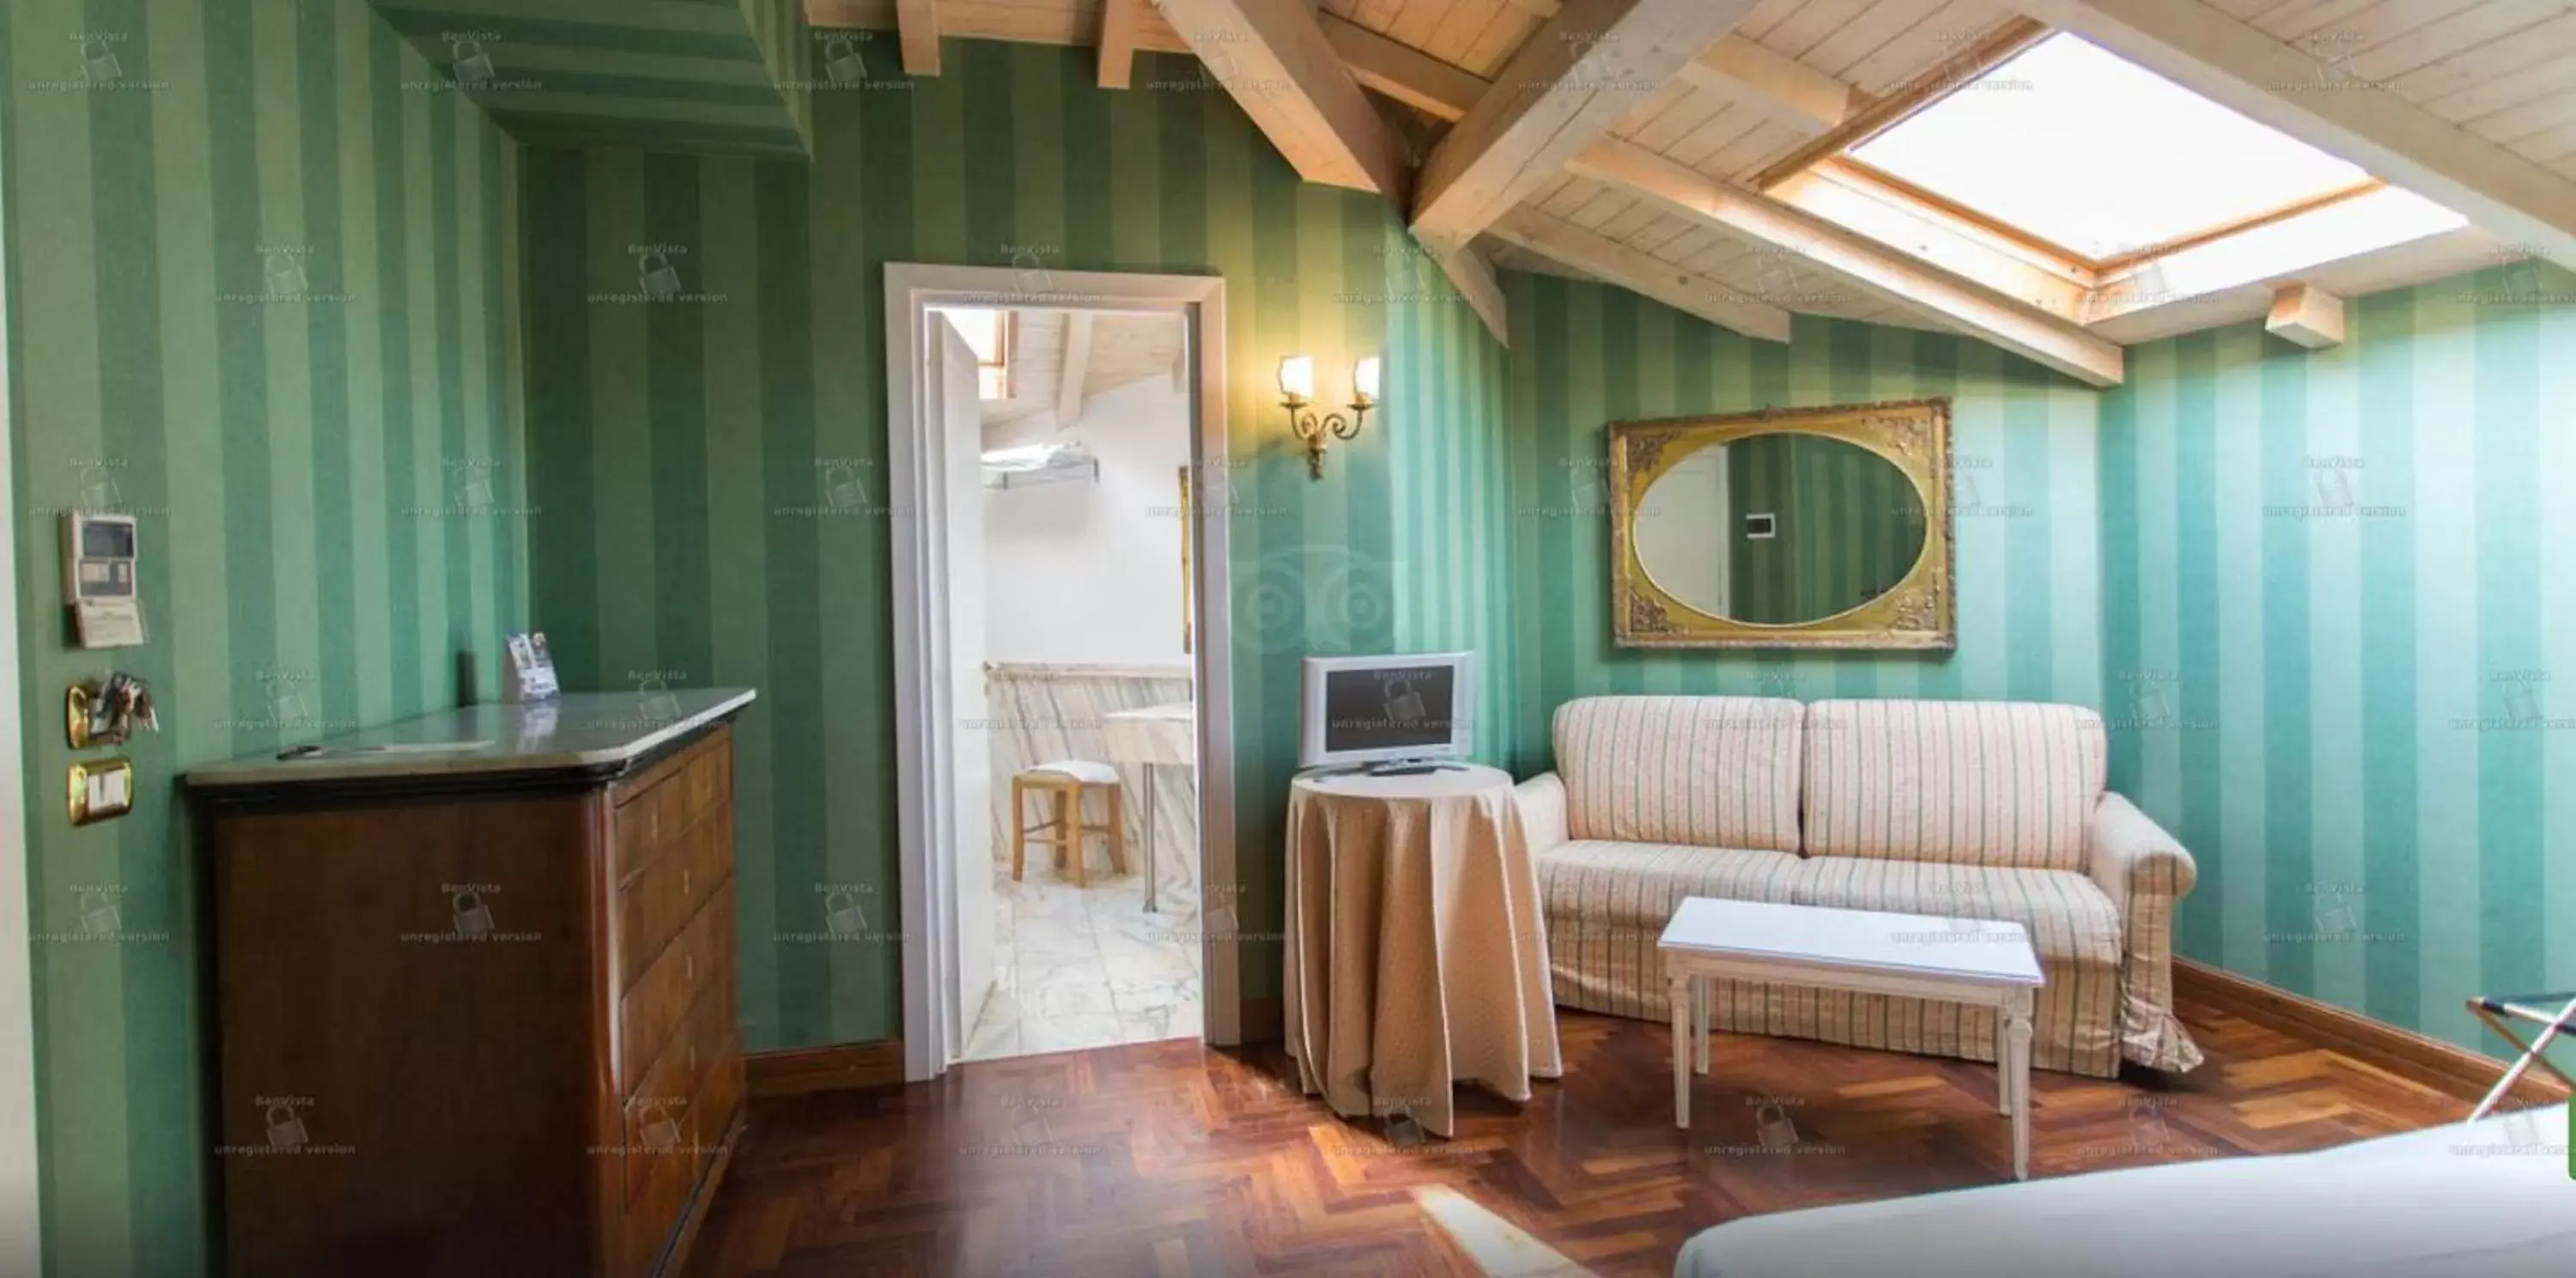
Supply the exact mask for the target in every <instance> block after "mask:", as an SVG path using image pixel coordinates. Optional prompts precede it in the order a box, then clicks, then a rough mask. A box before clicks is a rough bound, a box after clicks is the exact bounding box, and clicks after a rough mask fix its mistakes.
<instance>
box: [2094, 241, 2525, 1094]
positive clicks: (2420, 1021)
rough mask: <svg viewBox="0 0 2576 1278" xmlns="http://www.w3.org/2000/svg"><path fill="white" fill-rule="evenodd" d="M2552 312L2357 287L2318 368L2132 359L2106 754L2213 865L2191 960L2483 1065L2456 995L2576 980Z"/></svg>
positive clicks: (2111, 506) (2108, 561)
mask: <svg viewBox="0 0 2576 1278" xmlns="http://www.w3.org/2000/svg"><path fill="white" fill-rule="evenodd" d="M2570 297H2576V277H2571V276H2569V275H2567V274H2565V273H2564V272H2560V271H2558V270H2556V269H2555V268H2553V267H2548V266H2544V265H2541V264H2539V263H2536V262H2535V263H2521V264H2517V265H2515V266H2512V267H2509V268H2498V269H2496V270H2491V271H2487V272H2483V273H2480V274H2477V275H2473V276H2465V277H2461V278H2458V279H2453V280H2447V281H2442V282H2438V283H2434V284H2428V285H2423V286H2420V287H2417V288H2413V289H2405V290H2400V291H2396V292H2389V293H2381V294H2377V295H2374V296H2371V297H2366V298H2361V299H2358V300H2357V301H2355V302H2354V303H2353V304H2352V306H2351V309H2350V318H2351V330H2350V336H2349V338H2348V339H2347V341H2346V342H2345V343H2344V344H2343V345H2342V346H2339V347H2337V348H2335V349H2332V350H2327V351H2317V352H2313V353H2311V352H2305V351H2301V350H2299V349H2297V348H2295V347H2292V346H2289V345H2287V344H2285V343H2283V342H2281V341H2279V340H2277V339H2274V338H2271V337H2268V336H2266V335H2265V334H2264V332H2263V330H2262V327H2261V326H2260V325H2258V324H2245V325H2239V326H2236V327H2233V328H2226V329H2221V330H2217V331H2214V332H2205V333H2195V334H2192V335H2190V336H2187V337H2182V338H2176V339H2173V340H2169V341H2164V342H2158V343H2155V344H2152V345H2146V346H2139V347H2136V348H2133V349H2132V350H2131V351H2130V352H2129V381H2128V384H2127V385H2126V386H2124V387H2122V388H2120V389H2118V390H2116V391H2113V392H2110V393H2109V394H2107V395H2106V396H2105V397H2104V399H2103V408H2102V417H2103V432H2102V468H2101V473H2102V497H2103V562H2104V567H2105V571H2104V577H2103V586H2104V614H2103V615H2104V627H2103V652H2104V665H2105V668H2106V670H2107V671H2108V677H2107V680H2106V685H2107V690H2108V695H2109V696H2110V699H2111V706H2112V711H2113V713H2112V718H2113V720H2114V728H2115V731H2114V734H2113V740H2112V749H2111V759H2112V764H2113V769H2114V771H2113V780H2114V783H2115V784H2116V785H2118V786H2119V787H2120V788H2121V789H2123V790H2126V791H2127V792H2129V793H2130V794H2132V795H2134V796H2136V797H2137V799H2138V800H2139V802H2140V804H2141V805H2142V806H2143V807H2145V809H2146V810H2147V811H2148V812H2149V813H2150V814H2152V815H2154V816H2155V817H2156V818H2157V819H2158V820H2160V821H2162V822H2164V823H2165V824H2166V826H2167V827H2168V828H2170V829H2172V830H2173V831H2174V832H2175V834H2176V835H2177V836H2179V837H2180V838H2181V839H2182V841H2183V843H2184V845H2185V846H2187V847H2189V848H2191V850H2192V853H2193V855H2195V856H2196V857H2198V858H2199V861H2200V871H2201V872H2200V887H2199V889H2198V890H2197V891H2195V892H2194V893H2193V894H2192V896H2191V897H2190V898H2189V899H2188V900H2187V901H2185V902H2184V908H2183V912H2182V917H2181V921H2180V936H2179V944H2180V948H2181V951H2182V953H2184V954H2186V955H2188V956H2190V957H2193V958H2198V959H2202V960H2205V961H2208V962H2212V963H2217V964H2221V965H2223V966H2225V967H2227V968H2229V969H2231V970H2234V971H2237V972H2242V973H2244V974H2246V975H2248V976H2252V977H2254V978H2256V979H2259V980H2263V981H2266V982H2269V983H2271V984H2274V985H2278V986H2281V987H2283V988H2286V989H2290V990H2294V991H2297V992H2300V993H2303V994H2308V995H2312V996H2314V997H2317V998H2321V999H2324V1000H2326V1001H2328V1002H2331V1003H2335V1004H2338V1005H2340V1006H2344V1007H2348V1008H2353V1009H2356V1010H2359V1011H2361V1012H2364V1013H2367V1014H2368V1015H2371V1016H2373V1017H2376V1018H2378V1019H2381V1020H2384V1021H2390V1022H2394V1023H2396V1024H2399V1025H2404V1026H2409V1027H2412V1028H2415V1029H2418V1030H2422V1031H2425V1032H2427V1033H2432V1034H2436V1035H2439V1036H2441V1037H2443V1038H2447V1039H2450V1040H2452V1041H2454V1042H2458V1043H2463V1044H2468V1045H2472V1046H2476V1047H2480V1048H2483V1049H2487V1050H2494V1048H2495V1047H2496V1046H2497V1045H2496V1044H2495V1043H2494V1042H2492V1041H2491V1040H2489V1039H2486V1038H2485V1037H2484V1031H2482V1030H2480V1029H2479V1028H2478V1027H2477V1025H2476V1022H2475V1021H2474V1020H2473V1019H2472V1018H2471V1017H2470V1016H2469V1015H2468V1014H2467V1012H2466V1011H2465V1010H2464V1009H2463V1006H2462V1002H2461V1000H2463V999H2464V998H2466V997H2468V996H2470V995H2473V994H2477V993H2481V992H2485V993H2519V992H2529V991H2533V990H2538V989H2542V988H2565V987H2567V986H2568V985H2570V984H2576V871H2571V866H2570V863H2569V862H2568V861H2567V860H2566V858H2565V856H2564V855H2563V852H2564V850H2565V849H2567V848H2569V847H2571V846H2576V733H2571V732H2570V731H2569V730H2568V729H2569V727H2570V725H2571V723H2576V692H2571V691H2568V690H2566V685H2565V684H2563V683H2561V682H2559V681H2560V680H2569V681H2576V503H2571V502H2570V501H2568V500H2567V499H2566V495H2565V494H2563V493H2560V492H2558V490H2557V486H2558V485H2559V484H2561V483H2569V484H2576V435H2571V434H2570V432H2569V430H2568V428H2567V421H2568V415H2569V411H2570V409H2571V407H2576V364H2571V363H2570V361H2569V360H2568V358H2567V356H2566V352H2567V351H2569V350H2576V309H2571V308H2570V307H2568V306H2566V305H2564V302H2565V300H2566V299H2567V298H2570ZM2551 847H2555V848H2558V849H2560V850H2561V853H2562V855H2560V856H2558V857H2557V858H2556V864H2554V865H2553V864H2550V863H2549V861H2550V858H2549V856H2548V855H2547V854H2546V849H2548V848H2551Z"/></svg>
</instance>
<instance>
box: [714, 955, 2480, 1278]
mask: <svg viewBox="0 0 2576 1278" xmlns="http://www.w3.org/2000/svg"><path fill="white" fill-rule="evenodd" d="M2184 1016H2185V1019H2186V1021H2187V1022H2189V1023H2190V1024H2191V1026H2192V1028H2193V1031H2194V1033H2195V1035H2196V1036H2197V1037H2198V1039H2199V1042H2200V1044H2201V1046H2202V1048H2203V1049H2204V1050H2205V1051H2206V1052H2207V1054H2208V1057H2209V1059H2208V1062H2207V1063H2206V1064H2204V1065H2203V1066H2202V1067H2201V1068H2200V1069H2199V1070H2196V1071H2194V1072H2193V1073H2192V1074H2190V1075H2188V1076H2185V1077H2182V1078H2179V1079H2165V1078H2162V1077H2160V1076H2155V1075H2147V1074H2136V1075H2132V1076H2131V1077H2129V1078H2124V1079H2120V1080H2116V1081H2115V1080H2105V1079H2089V1078H2077V1077H2074V1076H2071V1075H2065V1074H2053V1073H2041V1074H2037V1075H2035V1076H2034V1077H2033V1079H2032V1089H2033V1091H2034V1093H2035V1096H2036V1101H2037V1107H2036V1109H2035V1110H2034V1111H2033V1118H2034V1124H2035V1126H2034V1134H2033V1141H2032V1169H2031V1170H2032V1175H2033V1176H2034V1178H2036V1177H2046V1176H2065V1175H2072V1174H2075V1173H2078V1172H2087V1171H2096V1170H2102V1169H2106V1168H2114V1167H2129V1166H2138V1165H2142V1164H2147V1163H2158V1162H2171V1161H2180V1160H2186V1159H2195V1158H2207V1157H2216V1156H2220V1155H2229V1154H2249V1153H2284V1152H2291V1151H2297V1150H2308V1149H2317V1148H2322V1147H2325V1146H2329V1145H2336V1144H2341V1143H2344V1142H2347V1141H2351V1140H2355V1139H2359V1138H2361V1137H2365V1136H2373V1135H2379V1134H2383V1133H2387V1132H2394V1131H2400V1130H2406V1129H2410V1128H2416V1127H2423V1126H2427V1125H2431V1124H2434V1123H2441V1122H2447V1121H2455V1120H2457V1119H2458V1118H2460V1117H2461V1116H2463V1115H2464V1114H2465V1113H2466V1110H2467V1106H2466V1105H2465V1104H2464V1103H2462V1102H2460V1101H2459V1100H2457V1099H2456V1098H2453V1097H2450V1096H2447V1095H2443V1094H2440V1093H2437V1092H2434V1091H2431V1090H2428V1089H2426V1088H2423V1087H2421V1086H2419V1085H2417V1084H2415V1083H2412V1082H2409V1081H2406V1080H2404V1079H2400V1078H2397V1077H2395V1076H2393V1075H2390V1074H2387V1073H2385V1072H2382V1071H2380V1070H2378V1069H2374V1068H2372V1067H2371V1066H2369V1065H2366V1064H2364V1063H2361V1062H2359V1061H2355V1060H2353V1059H2351V1058H2349V1057H2345V1056H2343V1055H2340V1054H2338V1053H2336V1052H2334V1051H2331V1050H2327V1049H2325V1048H2322V1047H2319V1046H2317V1045H2315V1044H2312V1043H2308V1042H2304V1041H2301V1040H2300V1039H2297V1038H2294V1037H2291V1036H2289V1035H2286V1034H2284V1033H2281V1032H2279V1031H2276V1030H2274V1029H2272V1028H2269V1027H2267V1026H2264V1025H2260V1024H2256V1023H2254V1022H2250V1021H2246V1020H2243V1019H2239V1018H2236V1017H2232V1016H2229V1015H2227V1014H2225V1013H2223V1012H2221V1011H2218V1010H2216V1009H2213V1008H2209V1007H2206V1006H2192V1005H2186V1006H2185V1008H2184ZM1560 1017H1561V1022H1560V1033H1561V1036H1562V1040H1563V1043H1564V1047H1565V1058H1566V1076H1565V1077H1564V1078H1563V1079H1562V1080H1559V1081H1555V1082H1547V1081H1541V1082H1539V1083H1537V1084H1536V1087H1537V1091H1538V1095H1537V1097H1536V1099H1534V1100H1533V1101H1532V1102H1531V1103H1530V1104H1528V1105H1526V1106H1515V1105H1513V1104H1511V1103H1509V1102H1506V1101H1503V1100H1500V1099H1498V1098H1495V1097H1493V1096H1491V1095H1490V1094H1487V1093H1485V1092H1483V1091H1482V1090H1480V1089H1476V1088H1470V1087H1462V1088H1461V1089H1460V1090H1459V1130H1458V1135H1457V1138H1456V1139H1454V1140H1447V1141H1443V1140H1438V1139H1425V1140H1423V1141H1422V1143H1420V1144H1419V1145H1415V1146H1412V1147H1409V1148H1407V1147H1399V1146H1398V1145H1396V1144H1392V1143H1390V1142H1389V1141H1388V1140H1387V1139H1385V1138H1384V1137H1383V1136H1382V1135H1381V1133H1380V1131H1379V1130H1378V1129H1377V1127H1376V1126H1375V1125H1374V1124H1370V1125H1359V1124H1354V1123H1350V1122H1345V1121H1343V1120H1341V1119H1339V1118H1336V1117H1334V1116H1333V1115H1332V1114H1331V1113H1330V1112H1329V1111H1327V1110H1326V1109H1325V1108H1324V1106H1323V1102H1322V1101H1321V1100H1320V1099H1315V1098H1308V1097H1304V1096H1300V1095H1299V1094H1298V1093H1297V1090H1296V1088H1295V1086H1294V1085H1293V1083H1289V1082H1283V1081H1282V1080H1283V1079H1287V1078H1290V1077H1292V1076H1291V1075H1289V1074H1288V1073H1287V1072H1286V1066H1287V1060H1286V1058H1285V1056H1284V1054H1282V1053H1281V1051H1280V1050H1279V1048H1278V1047H1277V1045H1275V1044H1271V1045H1265V1046H1262V1047H1257V1048H1252V1049H1246V1050H1244V1051H1242V1052H1240V1053H1234V1052H1221V1051H1216V1050H1212V1049H1209V1048H1206V1047H1204V1046H1202V1045H1200V1044H1198V1043H1196V1042H1193V1041H1189V1040H1175V1041H1171V1042H1164V1043H1151V1044H1143V1045H1139V1046H1134V1047H1121V1048H1109V1049H1103V1050H1098V1051H1088V1052H1069V1053H1060V1054H1056V1055H1050V1056H1035V1057H1024V1058H1019V1059H1013V1060H999V1061H982V1062H975V1063H971V1064H967V1065H963V1066H960V1067H958V1068H957V1069H955V1070H953V1071H951V1072H950V1074H949V1075H948V1076H947V1077H946V1078H945V1079H942V1080H941V1081H939V1082H937V1083H931V1084H921V1085H915V1086H906V1087H899V1088H880V1089H876V1090H873V1091H869V1092H839V1093H825V1094H818V1095H811V1096H799V1097H785V1098H777V1099H765V1100H761V1101H757V1102H755V1103H754V1108H753V1111H752V1116H751V1131H750V1135H749V1136H748V1137H747V1138H746V1143H745V1145H744V1147H743V1149H742V1152H741V1155H740V1156H739V1157H738V1158H737V1159H736V1161H735V1163H734V1169H733V1172H732V1174H731V1176H730V1178H729V1180H728V1183H727V1184H726V1186H725V1188H724V1190H723V1191H722V1193H721V1194H720V1195H719V1197H718V1199H717V1201H716V1204H715V1207H714V1208H713V1211H712V1213H711V1215H710V1217H709V1219H708V1221H707V1224H706V1227H705V1230H704V1232H703V1234H702V1235H701V1236H700V1238H699V1240H698V1244H697V1247H696V1250H695V1252H694V1254H693V1255H692V1257H691V1263H690V1266H689V1270H688V1272H689V1274H690V1275H692V1276H693V1278H713V1276H715V1275H754V1274H757V1275H799V1276H804V1275H812V1276H815V1278H820V1276H821V1275H832V1276H833V1278H858V1276H867V1275H914V1274H918V1275H932V1276H936V1278H948V1276H950V1275H962V1276H972V1278H981V1276H982V1275H987V1274H1030V1275H1068V1276H1070V1275H1080V1276H1083V1278H1090V1276H1093V1275H1102V1276H1110V1275H1116V1276H1121V1278H1123V1276H1126V1275H1175V1276H1177V1275H1198V1274H1335V1275H1370V1274H1387V1275H1394V1274H1474V1273H1479V1272H1481V1270H1480V1269H1479V1267H1478V1266H1477V1264H1476V1263H1475V1261H1474V1260H1473V1259H1472V1258H1471V1255H1470V1247H1472V1246H1474V1245H1475V1244H1476V1243H1477V1241H1478V1240H1476V1239H1474V1238H1469V1239H1468V1240H1467V1242H1466V1243H1465V1244H1464V1245H1462V1242H1461V1241H1460V1239H1459V1238H1458V1237H1455V1236H1453V1234H1452V1232H1450V1230H1447V1229H1444V1228H1443V1227H1442V1226H1441V1225H1440V1224H1439V1223H1437V1222H1436V1221H1435V1216H1437V1217H1441V1218H1446V1219H1452V1220H1454V1219H1456V1218H1457V1216H1458V1213H1459V1212H1460V1211H1461V1210H1462V1209H1461V1207H1460V1204H1459V1202H1458V1198H1456V1197H1448V1196H1444V1195H1440V1194H1438V1193H1437V1192H1436V1191H1437V1190H1439V1189H1441V1188H1446V1189H1450V1190H1455V1191H1457V1195H1458V1196H1460V1197H1463V1199H1464V1200H1465V1201H1466V1203H1467V1204H1470V1206H1467V1207H1465V1208H1464V1209H1463V1210H1464V1211H1465V1212H1466V1213H1467V1215H1469V1216H1471V1217H1484V1218H1486V1219H1488V1221H1489V1222H1490V1223H1491V1224H1492V1226H1493V1228H1494V1229H1495V1230H1496V1231H1498V1232H1499V1233H1501V1234H1503V1235H1509V1234H1510V1233H1511V1231H1513V1230H1518V1231H1523V1232H1525V1233H1526V1234H1527V1235H1528V1236H1529V1237H1530V1238H1532V1239H1535V1240H1536V1242H1538V1243H1540V1244H1543V1245H1544V1247H1545V1248H1548V1249H1552V1250H1553V1251H1554V1252H1556V1253H1557V1254H1558V1255H1561V1256H1562V1257H1564V1258H1566V1259H1567V1260H1569V1261H1571V1262H1572V1264H1573V1266H1575V1267H1576V1269H1575V1270H1569V1271H1567V1272H1574V1271H1582V1272H1590V1273H1594V1274H1600V1275H1613V1274H1669V1273H1670V1272H1671V1270H1672V1262H1673V1256H1674V1253H1675V1252H1676V1251H1677V1250H1678V1249H1679V1248H1680V1246H1681V1244H1682V1242H1683V1240H1684V1239H1686V1238H1688V1237H1689V1236H1690V1235H1691V1234H1693V1233H1695V1232H1697V1231H1699V1230H1701V1229H1704V1228H1706V1227H1708V1226H1710V1225H1713V1224H1717V1223H1719V1222H1721V1221H1726V1220H1731V1219H1734V1218H1736V1217H1739V1216H1744V1215H1749V1214H1755V1213H1762V1212H1774V1211H1783V1210H1787V1209H1790V1208H1796V1207H1810V1206H1817V1205H1822V1204H1826V1203H1839V1202H1851V1201H1856V1200H1862V1199H1873V1198H1884V1197H1891V1196H1896V1195H1905V1194H1920V1193H1928V1192H1932V1191H1936V1190H1944V1189H1956V1188H1963V1187H1967V1186H1974V1185H1990V1184H1996V1183H1999V1182H2001V1181H2003V1180H2005V1179H2007V1178H2008V1176H2009V1173H2010V1165H2011V1162H2010V1160H2011V1147H2010V1139H2011V1137H2010V1125H2009V1123H2008V1122H2007V1121H2006V1120H2005V1119H2003V1118H2001V1117H1999V1116H1998V1115H1997V1114H1996V1113H1995V1111H1994V1085H1995V1083H1994V1072H1993V1070H1992V1069H1990V1068H1988V1067H1985V1066H1979V1065H1971V1064H1968V1063H1966V1062H1958V1061H1943V1060H1934V1059H1930V1058H1925V1057H1916V1056H1903V1055H1896V1054H1893V1053H1886V1052H1870V1051H1860V1050H1855V1049H1850V1048H1842V1047H1830V1046H1825V1045H1821V1044H1813V1043H1802V1042H1792V1041H1787V1040H1780V1039H1767V1038H1750V1037H1740V1036H1732V1035H1721V1036H1719V1037H1718V1038H1717V1040H1716V1042H1715V1046H1714V1047H1713V1049H1712V1058H1711V1070H1710V1073H1709V1075H1708V1077H1707V1078H1705V1079H1703V1080H1701V1083H1700V1090H1699V1091H1698V1092H1696V1093H1695V1094H1694V1100H1693V1107H1692V1108H1693V1119H1694V1126H1693V1129H1692V1130H1691V1131H1690V1132H1688V1133H1684V1132H1681V1131H1679V1130H1677V1129H1676V1128H1674V1126H1673V1122H1672V1090H1671V1089H1672V1073H1671V1066H1670V1059H1671V1058H1670V1056H1669V1055H1668V1050H1669V1049H1668V1047H1667V1044H1668V1043H1669V1041H1670V1040H1669V1038H1668V1034H1669V1027H1667V1026H1664V1025H1660V1024H1656V1023H1653V1022H1647V1021H1628V1020H1616V1019H1612V1018H1609V1017H1602V1016H1591V1015H1586V1014H1583V1013H1578V1012H1563V1013H1560ZM1766 1106H1769V1107H1771V1108H1768V1109H1766V1108H1765V1107H1766ZM1784 1118H1785V1119H1786V1121H1787V1124H1788V1125H1787V1126H1785V1127H1784V1126H1782V1125H1781V1120H1782V1119H1784ZM1766 1122H1767V1123H1768V1124H1769V1127H1768V1129H1767V1131H1766V1128H1765V1123H1766ZM1419 1191H1434V1192H1432V1193H1430V1194H1424V1193H1421V1192H1419ZM1435 1207H1436V1208H1438V1210H1434V1208H1435ZM1479 1209H1481V1210H1479ZM1453 1228H1454V1226H1453ZM1487 1241H1490V1240H1487ZM1515 1272H1524V1273H1526V1272H1535V1271H1534V1270H1530V1269H1521V1270H1517V1271H1515Z"/></svg>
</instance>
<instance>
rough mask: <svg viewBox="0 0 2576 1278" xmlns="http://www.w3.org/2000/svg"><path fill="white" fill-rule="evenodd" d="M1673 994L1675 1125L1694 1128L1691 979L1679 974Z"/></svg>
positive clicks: (1686, 1128)
mask: <svg viewBox="0 0 2576 1278" xmlns="http://www.w3.org/2000/svg"><path fill="white" fill-rule="evenodd" d="M1671 985H1672V995H1673V1126H1675V1127H1678V1128H1681V1129H1682V1130H1683V1131H1689V1130H1690V1087H1691V1069H1690V1066H1691V1058H1690V1039H1691V1002H1692V997H1691V978H1689V977H1687V976H1682V975H1679V974H1675V975H1674V976H1673V977H1672V980H1671Z"/></svg>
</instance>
